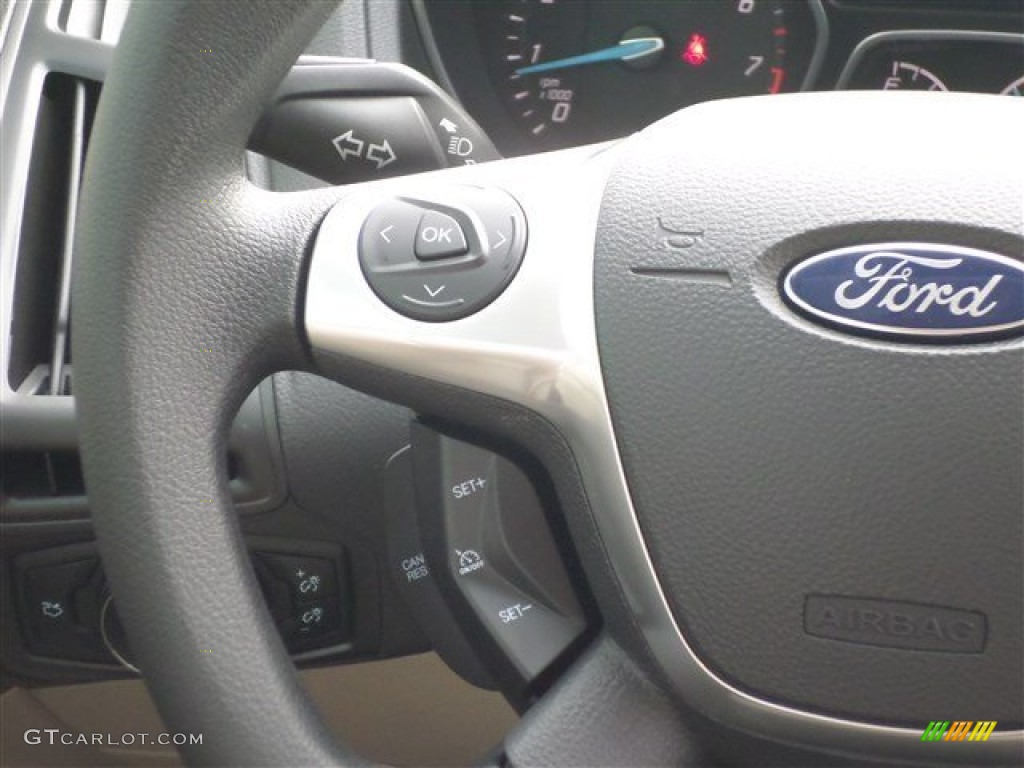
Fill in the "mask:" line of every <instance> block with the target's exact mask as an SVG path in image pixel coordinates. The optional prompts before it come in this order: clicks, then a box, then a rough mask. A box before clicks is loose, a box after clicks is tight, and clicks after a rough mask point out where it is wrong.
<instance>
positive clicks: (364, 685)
mask: <svg viewBox="0 0 1024 768" xmlns="http://www.w3.org/2000/svg"><path fill="white" fill-rule="evenodd" d="M302 679H303V681H304V682H305V684H306V687H307V689H308V690H309V692H310V695H311V696H312V697H313V699H314V700H315V701H316V702H317V704H318V705H319V706H320V708H321V711H322V712H323V714H324V718H325V719H326V720H327V722H328V723H329V724H330V725H331V726H332V727H333V728H334V730H335V732H336V733H337V734H338V736H339V738H341V739H344V740H345V742H346V743H347V744H349V745H351V746H352V748H353V749H355V750H356V751H357V752H359V753H361V754H363V755H364V756H366V757H367V758H369V759H371V760H373V761H376V762H381V763H385V764H391V765H400V766H413V765H415V766H455V765H469V764H471V763H473V762H474V761H475V760H476V759H477V758H478V757H480V756H481V755H482V754H484V753H485V752H487V751H488V750H489V749H491V748H492V747H493V746H494V745H495V744H497V743H498V742H499V741H500V740H501V737H502V736H503V735H504V733H505V732H506V731H507V730H508V729H509V728H510V727H511V725H512V724H513V723H514V722H515V720H516V715H515V713H514V712H513V711H512V709H511V708H510V707H509V706H508V704H506V703H505V700H504V699H503V698H502V697H501V696H500V695H498V694H495V693H491V692H488V691H483V690H480V689H479V688H475V687H473V686H471V685H469V684H468V683H466V682H464V681H463V680H462V679H461V678H459V677H458V676H456V675H455V674H454V673H453V672H452V671H451V670H450V669H448V667H447V665H445V664H444V662H442V661H441V660H440V659H439V658H438V657H437V656H436V655H435V654H432V653H428V654H422V655H418V656H410V657H406V658H402V659H391V660H388V661H376V662H368V663H365V664H356V665H351V666H347V667H331V668H327V669H317V670H308V671H305V672H303V673H302ZM30 728H38V729H44V728H59V729H61V730H62V731H63V732H70V733H76V734H77V733H86V734H92V733H101V734H107V733H109V734H113V735H114V737H115V738H116V737H117V736H119V735H120V734H122V733H140V732H146V733H151V734H157V733H162V732H163V730H164V728H163V725H162V723H161V722H160V718H159V716H158V715H157V712H156V709H155V707H154V706H153V702H152V700H151V699H150V697H149V694H148V692H147V691H146V688H145V685H144V684H143V683H142V682H141V681H139V680H119V681H112V682H105V683H90V684H86V685H73V686H57V687H52V688H38V689H35V690H33V691H26V690H24V689H13V690H11V691H8V692H7V693H5V694H4V695H3V696H0V745H2V746H0V765H2V766H3V767H4V768H15V766H18V767H24V768H49V767H50V766H98V765H112V766H128V765H131V766H174V765H181V762H180V761H179V759H178V757H177V754H176V753H175V752H174V751H173V748H170V747H138V746H135V747H96V746H63V747H59V746H55V747H50V746H48V745H46V744H45V743H44V744H41V745H30V744H26V743H25V739H24V733H25V731H26V730H27V729H30Z"/></svg>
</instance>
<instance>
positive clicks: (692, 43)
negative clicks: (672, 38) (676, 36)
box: [681, 32, 708, 67]
mask: <svg viewBox="0 0 1024 768" xmlns="http://www.w3.org/2000/svg"><path fill="white" fill-rule="evenodd" d="M681 58H682V59H683V61H685V62H686V63H687V64H690V65H692V66H694V67H700V66H703V65H704V64H707V61H708V41H707V38H706V37H704V35H701V34H698V33H696V32H694V33H693V34H692V35H690V40H689V42H687V43H686V47H685V48H683V55H682V57H681Z"/></svg>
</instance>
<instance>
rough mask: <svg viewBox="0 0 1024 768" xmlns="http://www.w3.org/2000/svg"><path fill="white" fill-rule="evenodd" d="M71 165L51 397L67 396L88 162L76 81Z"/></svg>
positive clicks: (82, 108) (79, 88)
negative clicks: (77, 228) (66, 370)
mask: <svg viewBox="0 0 1024 768" xmlns="http://www.w3.org/2000/svg"><path fill="white" fill-rule="evenodd" d="M72 120H73V121H74V122H73V125H72V128H71V147H70V148H69V149H70V153H71V158H70V163H69V168H68V199H67V211H66V212H65V215H64V248H63V252H62V253H61V271H60V288H59V293H58V296H57V316H56V317H55V318H54V329H53V331H54V332H53V350H52V354H51V356H50V394H51V395H60V394H63V392H62V390H63V388H64V355H65V353H66V352H67V346H68V325H69V324H70V322H71V317H70V315H71V266H72V263H73V261H74V255H75V251H74V243H75V223H76V222H77V221H78V193H79V190H80V188H81V186H82V163H83V161H84V160H85V84H84V83H82V81H81V80H76V81H75V104H74V114H73V116H72Z"/></svg>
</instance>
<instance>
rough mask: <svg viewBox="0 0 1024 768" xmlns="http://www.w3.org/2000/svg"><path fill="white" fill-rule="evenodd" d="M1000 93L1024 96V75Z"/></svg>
mask: <svg viewBox="0 0 1024 768" xmlns="http://www.w3.org/2000/svg"><path fill="white" fill-rule="evenodd" d="M999 93H1000V94H1002V95H1003V96H1024V75H1022V76H1021V77H1018V78H1017V79H1016V80H1014V81H1013V82H1012V83H1010V84H1009V85H1008V86H1006V87H1005V88H1003V90H1001V91H1000V92H999Z"/></svg>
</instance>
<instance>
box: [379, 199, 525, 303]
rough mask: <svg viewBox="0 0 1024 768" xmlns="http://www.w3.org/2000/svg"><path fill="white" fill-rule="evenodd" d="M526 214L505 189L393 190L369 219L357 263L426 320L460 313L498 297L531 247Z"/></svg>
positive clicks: (384, 292) (390, 297)
mask: <svg viewBox="0 0 1024 768" xmlns="http://www.w3.org/2000/svg"><path fill="white" fill-rule="evenodd" d="M526 235H527V233H526V218H525V216H524V215H523V212H522V209H521V208H520V207H519V204H518V203H516V201H515V200H514V199H513V198H512V196H511V195H509V194H508V193H507V192H504V191H503V190H500V189H491V188H488V189H483V188H479V187H452V188H450V189H448V190H445V192H444V193H443V195H438V196H435V197H432V198H430V199H423V198H416V197H395V198H391V199H388V200H385V201H383V202H381V203H380V204H378V205H377V207H376V208H374V210H373V211H372V212H371V213H370V215H369V216H368V217H367V218H366V221H365V222H364V223H363V227H362V230H361V233H360V237H359V263H360V265H361V267H362V270H363V274H364V275H365V276H366V280H367V282H368V283H369V284H370V287H371V288H372V289H373V291H374V293H376V294H377V296H378V297H379V298H380V299H381V301H383V302H384V303H385V304H387V305H388V306H389V307H390V308H391V309H393V310H395V311H396V312H398V313H400V314H402V315H405V316H406V317H410V318H413V319H414V320H422V321H427V322H445V321H451V320H458V319H460V318H463V317H466V316H468V315H471V314H473V313H474V312H478V311H479V310H480V309H482V308H483V307H485V306H487V305H488V304H490V303H491V302H492V301H494V300H495V299H496V298H497V297H498V296H499V295H500V294H501V293H502V291H504V290H505V288H506V287H507V286H508V284H509V283H510V282H511V281H512V278H513V277H515V274H516V271H517V270H518V269H519V265H520V264H521V263H522V259H523V254H524V253H525V251H526Z"/></svg>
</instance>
